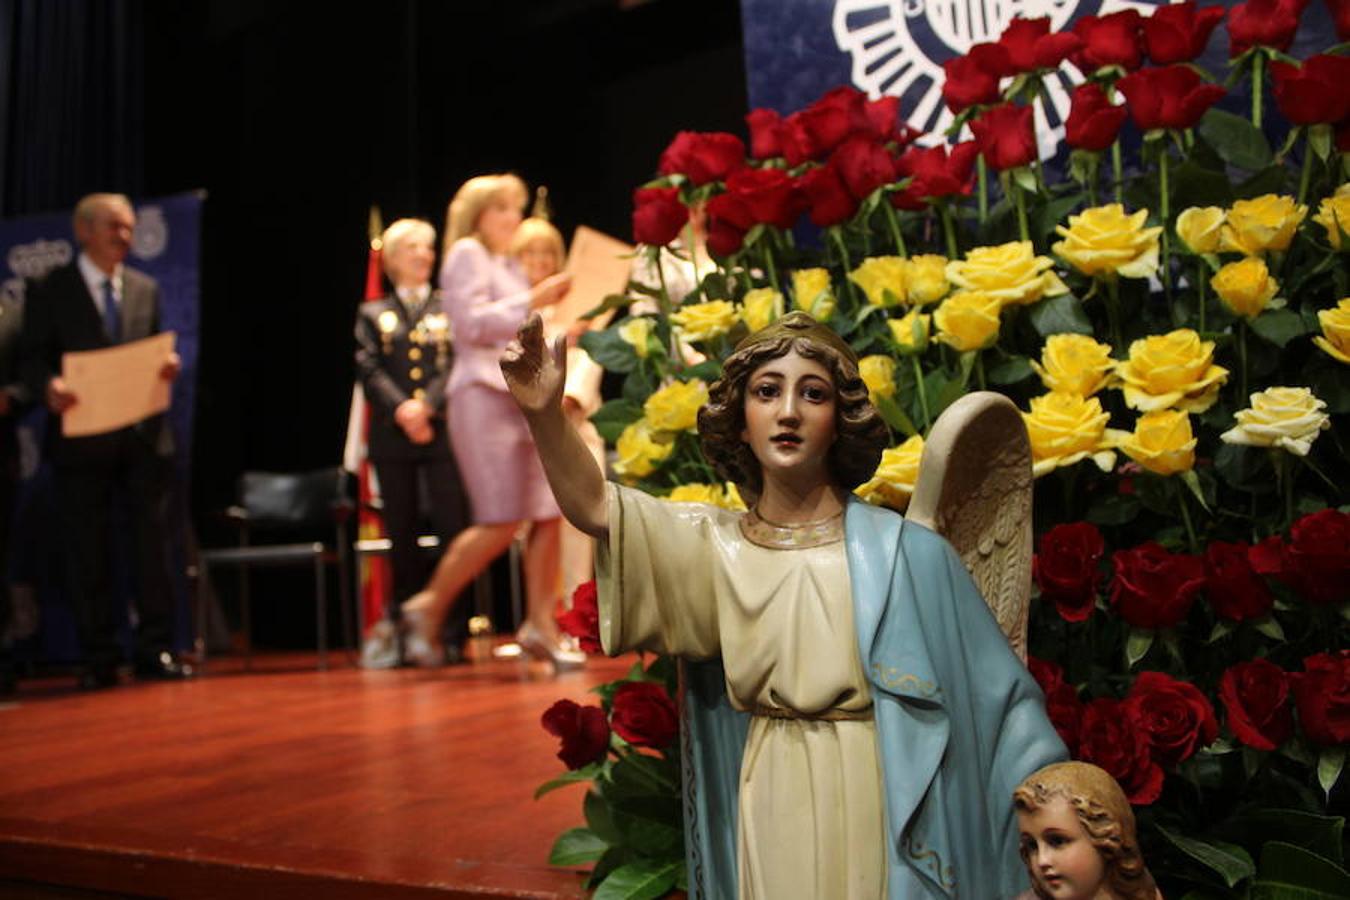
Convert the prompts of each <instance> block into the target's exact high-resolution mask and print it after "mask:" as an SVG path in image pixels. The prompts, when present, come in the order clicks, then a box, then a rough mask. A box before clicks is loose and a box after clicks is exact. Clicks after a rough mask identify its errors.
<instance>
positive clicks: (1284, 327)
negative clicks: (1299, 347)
mask: <svg viewBox="0 0 1350 900" xmlns="http://www.w3.org/2000/svg"><path fill="white" fill-rule="evenodd" d="M1251 324H1252V332H1253V333H1254V334H1256V335H1258V336H1260V337H1261V338H1263V339H1265V340H1267V341H1270V343H1272V344H1274V345H1275V346H1276V347H1284V345H1285V344H1287V343H1289V342H1290V341H1292V340H1293V339H1294V338H1296V337H1300V336H1301V335H1302V334H1303V320H1302V319H1301V318H1300V317H1299V315H1298V313H1296V312H1293V311H1292V310H1288V309H1272V310H1268V311H1266V312H1263V313H1262V314H1261V315H1259V316H1257V317H1256V318H1255V319H1253V320H1252V323H1251Z"/></svg>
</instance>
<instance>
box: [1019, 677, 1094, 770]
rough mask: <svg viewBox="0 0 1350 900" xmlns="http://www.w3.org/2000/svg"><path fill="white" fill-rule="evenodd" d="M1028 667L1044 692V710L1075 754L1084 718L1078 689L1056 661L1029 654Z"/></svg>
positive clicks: (1066, 744) (1071, 752)
mask: <svg viewBox="0 0 1350 900" xmlns="http://www.w3.org/2000/svg"><path fill="white" fill-rule="evenodd" d="M1027 668H1028V669H1030V670H1031V677H1032V678H1035V679H1036V683H1037V684H1039V685H1040V686H1041V690H1042V691H1044V692H1045V713H1046V715H1048V716H1049V717H1050V724H1051V725H1054V726H1055V731H1056V732H1058V733H1059V737H1060V740H1062V741H1064V744H1065V746H1067V747H1068V748H1069V753H1070V754H1073V753H1074V752H1076V750H1077V747H1078V727H1079V723H1080V722H1081V721H1082V718H1083V701H1082V700H1079V699H1078V691H1077V690H1076V689H1075V688H1074V686H1073V685H1071V684H1069V683H1068V682H1066V681H1065V680H1064V670H1063V669H1061V668H1060V667H1059V666H1058V665H1056V664H1055V663H1052V662H1046V661H1045V660H1041V659H1037V658H1036V657H1034V656H1028V657H1027Z"/></svg>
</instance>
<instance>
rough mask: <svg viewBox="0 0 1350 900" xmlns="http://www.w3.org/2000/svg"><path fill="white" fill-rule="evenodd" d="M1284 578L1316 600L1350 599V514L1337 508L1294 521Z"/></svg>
mask: <svg viewBox="0 0 1350 900" xmlns="http://www.w3.org/2000/svg"><path fill="white" fill-rule="evenodd" d="M1284 552H1285V566H1284V575H1283V578H1284V580H1285V581H1286V583H1288V584H1289V585H1290V586H1291V587H1293V588H1294V589H1295V590H1297V591H1298V592H1299V593H1300V594H1302V595H1303V597H1304V599H1306V600H1308V601H1310V602H1312V603H1319V604H1321V603H1340V602H1343V601H1345V600H1350V515H1347V514H1346V513H1343V512H1340V511H1339V510H1335V509H1323V510H1320V511H1318V512H1315V513H1309V514H1308V515H1306V516H1304V517H1303V518H1301V519H1299V520H1298V521H1297V522H1295V523H1294V526H1293V528H1291V529H1290V530H1289V543H1288V544H1287V545H1286V546H1285V551H1284Z"/></svg>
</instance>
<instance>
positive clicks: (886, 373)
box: [858, 354, 895, 402]
mask: <svg viewBox="0 0 1350 900" xmlns="http://www.w3.org/2000/svg"><path fill="white" fill-rule="evenodd" d="M858 374H859V375H860V376H861V377H862V380H863V384H865V385H867V393H868V394H869V395H870V396H871V397H872V400H873V402H876V398H877V397H894V396H895V359H894V358H893V357H890V356H882V355H881V354H873V355H872V356H864V357H863V358H862V359H860V360H858Z"/></svg>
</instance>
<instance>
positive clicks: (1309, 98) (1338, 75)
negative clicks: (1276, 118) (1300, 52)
mask: <svg viewBox="0 0 1350 900" xmlns="http://www.w3.org/2000/svg"><path fill="white" fill-rule="evenodd" d="M1270 74H1271V75H1273V76H1274V78H1275V90H1274V93H1275V103H1276V105H1278V106H1279V107H1280V112H1282V113H1284V117H1285V118H1286V119H1288V120H1289V121H1290V122H1291V123H1292V124H1294V125H1319V124H1322V123H1324V122H1327V123H1331V122H1339V121H1340V120H1341V119H1344V118H1345V117H1346V116H1350V92H1347V91H1346V86H1347V85H1350V56H1329V55H1327V54H1325V53H1319V54H1317V55H1316V56H1310V57H1308V58H1307V59H1306V60H1304V61H1303V66H1302V68H1300V67H1298V66H1291V65H1289V63H1286V62H1278V61H1277V62H1273V63H1271V64H1270Z"/></svg>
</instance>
